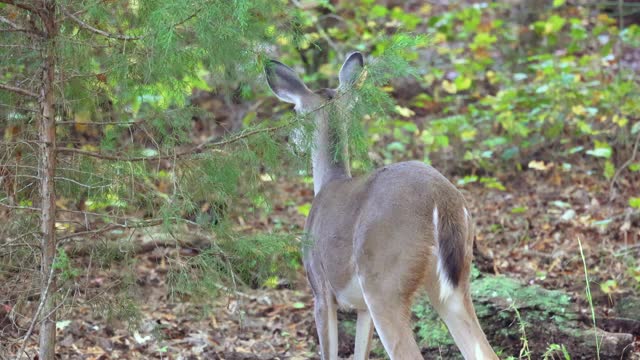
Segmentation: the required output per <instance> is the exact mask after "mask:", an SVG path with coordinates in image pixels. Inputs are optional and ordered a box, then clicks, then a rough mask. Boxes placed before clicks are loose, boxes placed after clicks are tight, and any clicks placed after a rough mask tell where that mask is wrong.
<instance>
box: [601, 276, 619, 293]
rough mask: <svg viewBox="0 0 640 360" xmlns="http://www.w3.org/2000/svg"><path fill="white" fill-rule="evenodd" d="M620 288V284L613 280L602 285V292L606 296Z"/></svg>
mask: <svg viewBox="0 0 640 360" xmlns="http://www.w3.org/2000/svg"><path fill="white" fill-rule="evenodd" d="M617 288H618V283H617V282H616V281H615V280H613V279H611V280H607V281H605V282H603V283H600V290H602V292H603V293H605V294H611V293H613V292H614V291H615V290H616V289H617Z"/></svg>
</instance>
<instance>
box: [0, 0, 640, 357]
mask: <svg viewBox="0 0 640 360" xmlns="http://www.w3.org/2000/svg"><path fill="white" fill-rule="evenodd" d="M0 34H1V41H0V130H1V133H2V136H3V138H2V140H1V142H0V359H5V358H6V359H9V358H15V357H18V358H20V357H22V358H32V359H33V358H35V356H39V358H40V359H52V358H54V354H57V356H58V357H59V358H74V359H75V358H78V359H109V358H127V359H148V358H170V359H196V358H211V359H274V358H279V359H308V358H318V355H317V345H316V344H317V341H316V339H315V338H314V337H315V327H314V322H313V311H312V309H313V304H312V298H311V296H310V290H309V288H308V286H307V283H306V279H305V278H304V274H303V269H302V267H301V260H300V255H299V245H300V242H301V237H302V229H303V226H304V219H305V217H306V215H307V214H308V212H309V209H310V205H311V201H312V198H313V190H312V181H311V178H310V168H309V165H308V161H307V160H308V159H307V158H306V157H305V155H302V154H300V153H299V152H297V151H296V149H295V147H294V146H292V145H291V144H290V137H291V136H292V132H297V133H298V134H302V137H303V139H306V142H307V144H308V143H309V139H308V137H309V134H310V130H309V126H308V125H309V124H307V123H306V122H305V119H303V118H297V117H295V116H294V115H293V114H292V109H291V108H290V106H287V105H285V104H282V103H280V102H278V101H277V99H275V97H274V96H272V95H271V94H270V93H269V91H268V87H267V85H266V82H265V80H264V76H263V71H262V69H263V64H264V61H265V60H266V59H268V58H277V59H279V60H280V61H282V62H284V63H285V64H288V65H290V66H292V67H294V68H296V69H297V70H298V71H299V72H300V73H301V74H304V80H305V81H306V82H307V83H308V84H310V86H312V87H314V88H320V87H327V86H335V85H336V77H337V72H338V70H339V66H340V64H341V63H342V60H343V59H344V56H345V55H346V54H347V53H349V52H350V51H353V50H358V51H361V52H363V53H364V54H366V62H367V64H368V65H367V66H368V68H367V70H368V77H367V80H366V83H365V84H364V85H363V87H362V89H361V90H360V94H359V96H360V98H361V99H362V106H361V107H360V108H359V109H360V110H359V111H358V112H356V113H353V114H352V116H351V118H350V119H348V120H349V124H350V126H349V135H350V144H349V146H350V148H351V151H352V153H353V154H354V156H355V159H354V161H353V166H352V167H353V169H354V172H355V173H356V174H362V173H365V172H366V171H368V170H370V169H372V168H375V167H377V166H381V165H384V164H388V163H391V162H396V161H401V160H409V159H418V160H423V161H425V162H427V163H430V164H433V165H434V166H435V167H436V168H438V169H439V170H440V171H441V172H443V174H445V175H446V176H447V177H448V178H449V179H451V181H452V182H453V183H454V184H456V185H457V186H458V187H459V188H460V189H461V190H462V191H463V193H464V195H465V197H466V199H467V201H468V202H469V204H470V207H471V209H472V211H471V212H472V214H473V216H474V220H475V222H476V224H477V237H476V239H477V240H476V249H475V255H476V263H475V264H476V265H475V266H476V268H475V269H474V274H473V277H474V283H473V286H472V288H473V292H474V297H475V299H476V307H477V311H478V314H479V317H480V318H481V322H482V324H483V328H485V332H487V334H488V335H489V337H490V342H491V343H492V345H493V346H494V347H495V348H496V350H497V351H498V352H499V354H500V356H501V358H525V359H531V358H534V359H538V358H549V359H552V358H553V359H555V358H558V359H571V358H573V359H581V358H612V359H613V358H615V359H619V358H625V357H626V358H635V359H637V358H640V355H639V353H640V347H639V345H638V342H639V337H640V310H639V309H640V297H639V292H640V260H639V259H640V239H639V237H640V226H639V225H640V185H639V184H640V183H639V180H640V156H639V155H638V151H639V149H638V148H639V142H640V121H638V120H639V117H638V113H639V110H640V105H639V103H638V101H637V99H638V95H640V94H639V93H640V83H639V82H638V72H639V71H640V49H639V45H640V2H636V1H589V0H549V1H546V0H533V1H524V0H505V1H493V2H489V1H488V2H481V1H455V0H450V1H447V0H434V1H406V2H405V1H395V0H386V1H385V0H358V1H340V0H331V1H329V0H316V1H311V0H309V1H303V0H290V1H286V0H282V1H272V0H258V1H242V0H234V1H213V0H211V1H178V0H164V1H152V0H138V1H136V0H108V1H83V0H59V1H51V0H43V1H40V0H34V1H19V0H0ZM54 144H55V145H54ZM413 310H414V317H415V319H416V335H417V337H418V340H419V343H420V344H421V346H422V347H423V353H424V355H425V357H426V358H444V359H450V358H459V354H458V352H457V350H456V348H455V346H453V344H452V341H451V339H450V338H449V335H448V334H447V333H446V328H445V327H444V325H443V324H442V323H441V322H440V321H439V320H437V318H435V316H434V315H433V314H432V313H431V311H430V308H429V306H428V305H427V304H426V303H425V302H424V301H419V302H418V303H417V304H416V306H415V307H414V309H413ZM340 318H341V319H342V320H344V321H343V324H342V325H341V329H340V331H341V339H342V340H341V341H342V343H341V348H340V351H341V356H344V357H348V356H349V355H351V351H352V349H353V346H352V345H353V330H354V326H353V315H351V314H348V313H344V314H340ZM54 340H55V341H54ZM54 344H55V345H54ZM36 354H38V355H36ZM372 356H373V357H375V358H383V357H384V352H383V350H382V347H381V346H380V345H379V343H376V345H375V348H374V349H373V351H372Z"/></svg>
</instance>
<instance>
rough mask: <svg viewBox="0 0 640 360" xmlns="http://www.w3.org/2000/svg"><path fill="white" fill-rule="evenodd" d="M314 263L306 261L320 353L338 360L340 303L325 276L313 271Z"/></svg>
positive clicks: (329, 359)
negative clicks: (317, 275)
mask: <svg viewBox="0 0 640 360" xmlns="http://www.w3.org/2000/svg"><path fill="white" fill-rule="evenodd" d="M314 265H317V264H312V263H310V262H307V263H305V268H306V270H307V278H308V279H309V283H310V285H311V290H312V292H313V303H314V317H315V322H316V330H317V331H318V340H319V343H320V354H321V357H322V360H338V305H337V303H336V299H335V297H334V295H333V293H332V292H331V290H330V288H329V286H328V285H327V283H326V282H325V281H323V279H324V277H316V276H314V275H313V274H314V273H316V274H317V272H314V271H311V270H310V268H311V266H314Z"/></svg>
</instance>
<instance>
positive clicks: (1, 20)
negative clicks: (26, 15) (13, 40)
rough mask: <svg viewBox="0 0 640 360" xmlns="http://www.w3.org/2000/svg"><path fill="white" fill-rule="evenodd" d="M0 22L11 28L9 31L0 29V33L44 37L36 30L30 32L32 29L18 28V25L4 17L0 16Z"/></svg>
mask: <svg viewBox="0 0 640 360" xmlns="http://www.w3.org/2000/svg"><path fill="white" fill-rule="evenodd" d="M0 22H2V23H5V24H7V25H9V26H10V27H11V29H0V31H2V32H12V31H13V32H24V33H29V34H34V35H38V36H44V34H42V33H41V32H39V31H36V30H32V29H25V28H22V27H20V26H18V24H16V23H14V22H13V21H11V20H9V19H7V18H6V17H4V16H0Z"/></svg>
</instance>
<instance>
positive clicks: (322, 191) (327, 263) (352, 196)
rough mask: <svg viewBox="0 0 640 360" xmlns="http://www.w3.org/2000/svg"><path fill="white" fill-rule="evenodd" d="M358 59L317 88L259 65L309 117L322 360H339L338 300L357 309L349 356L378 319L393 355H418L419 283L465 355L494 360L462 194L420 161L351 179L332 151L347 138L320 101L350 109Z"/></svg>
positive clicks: (366, 341)
mask: <svg viewBox="0 0 640 360" xmlns="http://www.w3.org/2000/svg"><path fill="white" fill-rule="evenodd" d="M363 66H364V59H363V57H362V54H360V53H352V54H350V55H349V56H348V57H347V59H346V61H345V62H344V65H342V69H341V70H340V75H339V79H340V86H339V87H338V88H337V89H335V90H334V89H322V90H319V91H316V92H313V91H311V90H309V89H308V88H307V87H306V86H305V85H304V83H303V82H302V81H301V80H300V79H299V78H298V76H297V75H296V73H295V72H294V71H293V70H292V69H290V68H289V67H287V66H286V65H284V64H282V63H280V62H277V61H274V60H272V61H270V63H269V64H267V66H266V69H265V70H266V75H267V81H268V83H269V86H270V87H271V89H272V90H273V92H274V93H275V94H276V96H277V97H278V98H280V99H281V100H283V101H286V102H288V103H293V104H295V111H296V112H297V113H299V114H308V115H310V116H313V119H314V121H315V133H314V141H315V144H314V146H313V150H312V162H313V185H314V191H315V199H314V200H313V206H312V208H311V212H310V213H309V218H308V219H307V223H306V226H305V231H306V232H307V233H308V234H309V235H310V237H311V239H312V241H313V244H312V245H310V246H309V247H308V249H307V250H306V251H305V254H304V264H305V269H306V271H307V276H308V278H309V282H310V283H311V288H312V290H313V295H314V299H315V320H316V326H317V330H318V338H319V340H320V351H321V354H322V359H325V360H326V359H329V360H337V359H338V322H337V309H338V307H343V308H347V309H354V310H356V311H357V312H358V320H357V324H356V342H355V355H354V359H356V360H361V359H368V357H369V347H370V342H371V336H372V332H373V327H374V325H375V329H376V331H377V333H378V336H379V337H380V340H381V341H382V344H383V346H384V348H385V350H386V351H387V353H388V354H389V356H390V358H391V359H392V360H398V359H401V360H404V359H422V355H421V354H420V349H419V348H418V345H417V344H416V341H415V339H414V336H413V330H412V327H411V321H410V319H411V313H410V306H411V303H412V298H413V295H414V294H415V293H416V291H417V290H419V289H426V292H427V294H428V295H429V298H430V300H431V303H432V305H433V307H434V308H435V309H436V311H437V312H438V314H439V315H440V317H441V318H442V319H443V320H444V322H445V323H446V324H447V327H448V328H449V331H450V332H451V335H452V336H453V339H454V340H455V342H456V344H457V345H458V347H459V348H460V351H461V352H462V354H463V355H464V357H465V359H497V358H498V357H497V356H496V354H495V353H494V352H493V350H492V349H491V346H490V345H489V343H488V342H487V339H486V336H485V334H484V333H483V332H482V329H481V328H480V325H479V323H478V319H477V318H476V314H475V311H474V309H473V304H472V303H471V297H470V295H469V281H470V279H469V276H470V268H471V258H472V245H473V238H474V234H473V225H472V222H471V216H470V215H469V212H468V210H467V207H466V204H465V201H464V199H463V197H462V195H461V194H460V192H458V190H457V189H456V188H455V187H454V186H453V185H452V184H451V183H450V182H449V181H448V180H447V179H446V178H445V177H444V176H442V175H441V174H440V173H439V172H438V171H437V170H435V169H434V168H432V167H431V166H428V165H425V164H424V163H422V162H418V161H409V162H401V163H397V164H393V165H389V166H385V167H383V168H380V169H377V170H376V171H374V172H372V173H371V174H369V175H368V176H363V177H359V178H352V177H351V172H350V169H349V160H348V158H347V154H342V156H334V154H335V153H334V149H332V147H333V146H334V145H335V143H336V141H335V139H336V137H337V136H343V135H342V132H341V131H339V130H336V129H334V127H335V126H333V127H332V126H331V125H330V122H329V113H328V110H327V109H326V107H324V106H323V105H324V104H326V103H327V102H328V101H332V99H333V100H334V101H339V103H340V104H341V105H342V108H343V109H346V108H348V103H349V96H350V92H349V89H350V88H351V87H352V86H353V85H354V82H356V81H357V79H358V78H359V74H360V73H361V71H362V69H363ZM342 151H346V150H344V149H343V150H342Z"/></svg>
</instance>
